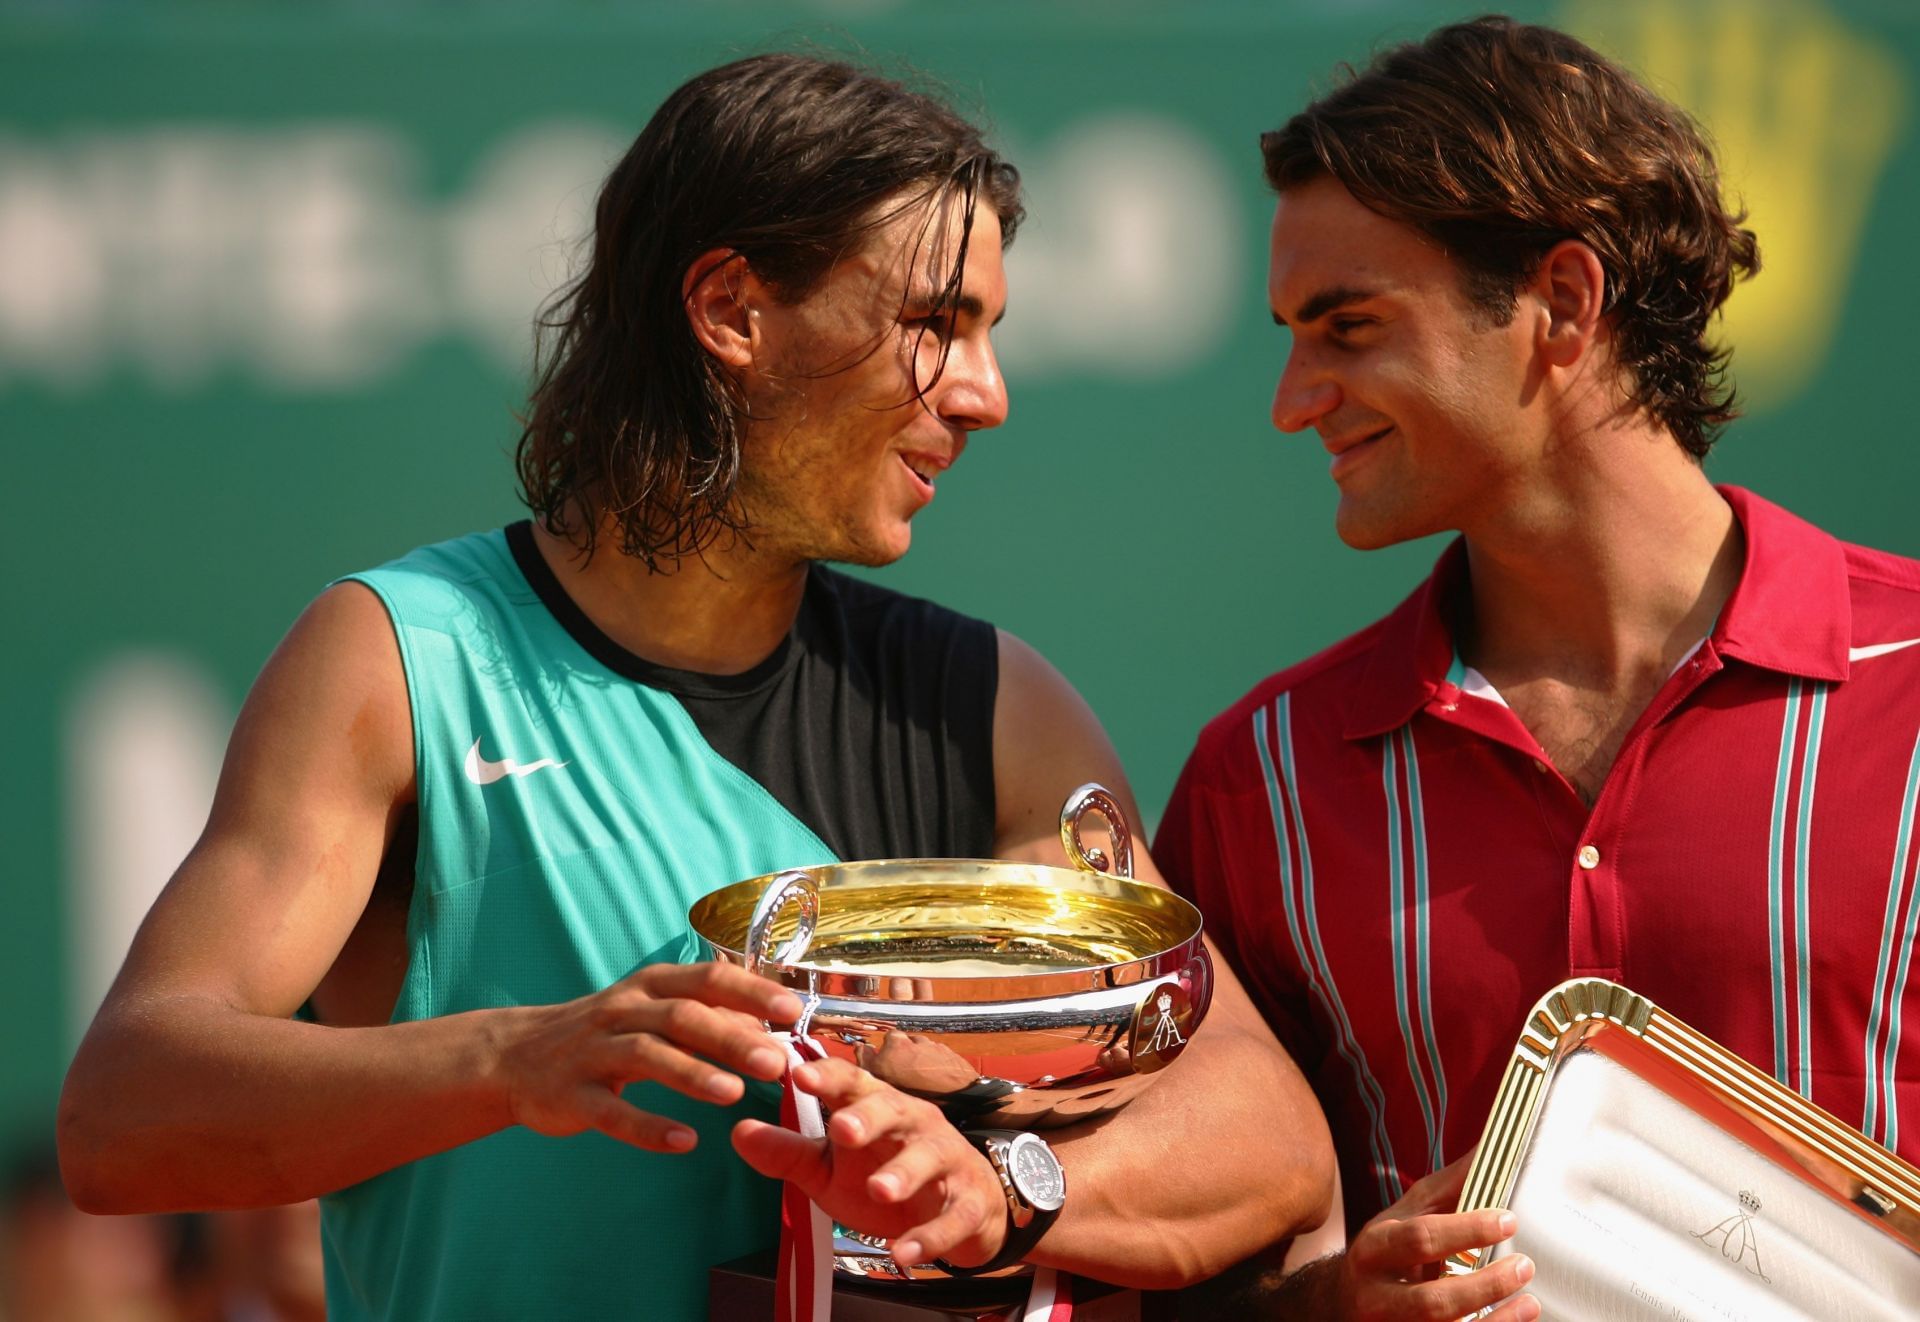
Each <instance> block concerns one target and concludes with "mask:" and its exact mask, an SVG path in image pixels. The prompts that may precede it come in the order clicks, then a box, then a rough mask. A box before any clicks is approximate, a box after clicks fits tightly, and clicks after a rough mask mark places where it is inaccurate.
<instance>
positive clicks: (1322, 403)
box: [1273, 345, 1340, 434]
mask: <svg viewBox="0 0 1920 1322" xmlns="http://www.w3.org/2000/svg"><path fill="white" fill-rule="evenodd" d="M1339 406H1340V387H1339V386H1338V385H1336V384H1335V383H1334V382H1333V381H1332V380H1330V379H1329V378H1328V377H1327V376H1326V375H1325V374H1324V373H1322V372H1320V371H1318V370H1317V369H1316V368H1315V367H1314V366H1313V364H1312V363H1311V362H1309V361H1307V360H1306V359H1305V358H1304V357H1303V356H1302V354H1301V353H1300V351H1299V348H1298V346H1297V345H1296V346H1295V348H1294V351H1293V352H1292V353H1289V354H1288V355H1287V365H1286V366H1285V367H1284V368H1282V369H1281V372H1280V382H1279V384H1278V385H1276V386H1275V387H1274V389H1273V425H1274V426H1275V427H1278V428H1279V429H1280V430H1281V431H1283V432H1287V433H1288V434H1292V433H1293V432H1299V431H1305V430H1306V429H1307V428H1309V427H1311V426H1313V425H1314V424H1315V423H1316V422H1318V421H1319V420H1320V419H1322V418H1324V417H1326V416H1327V414H1329V413H1331V412H1333V411H1334V410H1335V409H1336V408H1338V407H1339Z"/></svg>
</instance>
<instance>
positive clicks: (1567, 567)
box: [1457, 424, 1745, 690]
mask: <svg viewBox="0 0 1920 1322" xmlns="http://www.w3.org/2000/svg"><path fill="white" fill-rule="evenodd" d="M1559 453H1560V454H1561V456H1562V458H1561V467H1562V468H1563V470H1564V471H1561V472H1557V473H1554V474H1551V475H1550V478H1549V480H1547V481H1545V482H1542V483H1539V484H1537V486H1536V489H1530V490H1528V491H1525V492H1523V493H1520V494H1519V495H1518V496H1517V497H1516V498H1514V499H1511V500H1508V501H1505V502H1503V504H1502V508H1500V509H1499V510H1498V511H1496V513H1495V514H1494V516H1493V517H1491V518H1490V519H1488V520H1487V521H1486V523H1485V525H1484V526H1478V527H1474V528H1470V529H1466V530H1464V531H1465V532H1466V537H1467V557H1468V563H1469V566H1470V568H1471V574H1472V581H1473V590H1472V596H1471V611H1472V617H1471V619H1470V620H1466V621H1460V622H1458V623H1459V624H1460V626H1461V627H1460V628H1459V629H1458V631H1457V632H1458V636H1459V637H1460V639H1461V643H1462V645H1461V654H1462V656H1463V657H1464V658H1465V659H1466V660H1467V661H1468V662H1469V663H1471V664H1472V665H1474V666H1475V667H1476V668H1477V669H1479V670H1480V671H1482V672H1483V673H1485V674H1487V675H1488V676H1489V678H1491V679H1493V681H1494V682H1495V684H1496V685H1498V684H1499V683H1500V681H1501V679H1502V678H1507V679H1513V678H1516V677H1526V676H1537V675H1546V674H1551V675H1557V676H1559V677H1562V678H1565V679H1569V680H1573V681H1575V682H1577V683H1580V684H1582V685H1583V686H1591V687H1594V688H1598V689H1603V690H1605V689H1615V690H1618V689H1623V688H1626V687H1628V686H1630V685H1631V684H1632V683H1633V682H1634V681H1635V680H1636V679H1639V678H1642V677H1645V676H1646V675H1648V674H1650V673H1657V674H1658V675H1659V676H1661V677H1664V676H1665V674H1666V673H1668V672H1669V671H1670V670H1671V669H1672V668H1673V667H1674V666H1676V665H1678V664H1679V662H1680V659H1681V658H1682V657H1683V656H1684V655H1685V653H1686V652H1687V650H1688V649H1689V648H1690V647H1692V646H1693V645H1694V644H1695V643H1697V642H1698V641H1699V640H1700V639H1701V638H1702V637H1704V636H1705V635H1706V634H1707V633H1708V632H1709V631H1710V630H1711V628H1712V626H1713V621H1714V619H1715V618H1716V617H1717V616H1718V615H1719V613H1720V609H1721V607H1722V606H1724V605H1725V604H1726V600H1727V598H1728V597H1729V596H1730V595H1731V594H1732V592H1733V589H1734V587H1735V585H1736V584H1737V583H1738V582H1739V579H1740V569H1741V564H1742V560H1743V556H1744V547H1745V543H1744V539H1743V538H1742V536H1741V532H1740V527H1739V523H1738V521H1737V520H1736V519H1735V518H1734V516H1733V511H1732V509H1731V508H1730V507H1729V506H1728V505H1727V502H1726V501H1725V500H1724V499H1723V498H1722V497H1721V495H1720V493H1719V492H1717V491H1715V490H1714V489H1713V486H1712V484H1711V483H1709V482H1708V481H1707V478H1706V475H1705V473H1703V472H1702V471H1701V469H1700V466H1699V465H1698V464H1697V463H1695V462H1694V461H1693V460H1692V459H1691V458H1690V457H1689V456H1687V454H1686V453H1685V452H1684V451H1682V450H1681V449H1680V447H1679V446H1678V445H1677V444H1676V443H1675V442H1674V441H1673V439H1672V438H1671V437H1670V436H1668V435H1667V434H1666V432H1665V431H1664V430H1659V429H1654V428H1650V427H1646V426H1644V425H1634V424H1628V425H1616V426H1613V427H1609V428H1606V429H1604V430H1600V431H1596V432H1595V433H1593V434H1591V435H1589V436H1588V437H1585V438H1582V439H1581V440H1579V441H1574V442H1570V443H1568V444H1567V445H1566V446H1564V447H1562V448H1561V450H1560V452H1559Z"/></svg>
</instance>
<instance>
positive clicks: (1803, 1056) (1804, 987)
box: [1793, 681, 1830, 1101]
mask: <svg viewBox="0 0 1920 1322" xmlns="http://www.w3.org/2000/svg"><path fill="white" fill-rule="evenodd" d="M1829 687H1830V686H1829V685H1826V684H1822V683H1819V682H1818V681H1816V682H1815V683H1814V686H1813V700H1812V702H1811V704H1810V708H1811V709H1810V710H1809V712H1808V713H1807V744H1806V751H1805V753H1803V754H1802V756H1801V764H1800V821H1799V824H1798V826H1797V827H1796V828H1795V830H1794V840H1793V967H1794V990H1795V992H1796V993H1797V994H1798V997H1799V1010H1800V1025H1799V1026H1800V1031H1799V1034H1798V1046H1799V1048H1800V1095H1801V1096H1802V1097H1804V1098H1806V1099H1807V1100H1808V1101H1812V1100H1813V997H1812V994H1811V983H1812V969H1813V942H1812V941H1811V940H1810V939H1809V938H1808V935H1807V926H1808V917H1807V915H1808V913H1809V912H1810V910H1811V908H1812V899H1811V891H1810V888H1809V886H1808V883H1807V873H1808V871H1809V870H1810V869H1809V868H1808V865H1807V842H1808V841H1809V840H1810V839H1812V837H1813V787H1814V780H1815V777H1816V776H1817V775H1818V772H1819V768H1820V732H1821V730H1822V729H1823V728H1824V727H1825V725H1826V722H1827V689H1828V688H1829Z"/></svg>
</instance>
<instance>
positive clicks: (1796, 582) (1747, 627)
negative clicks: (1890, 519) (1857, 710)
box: [1713, 487, 1853, 681]
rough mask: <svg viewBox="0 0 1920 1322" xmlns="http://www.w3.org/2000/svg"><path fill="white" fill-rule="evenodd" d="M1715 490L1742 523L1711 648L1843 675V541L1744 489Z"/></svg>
mask: <svg viewBox="0 0 1920 1322" xmlns="http://www.w3.org/2000/svg"><path fill="white" fill-rule="evenodd" d="M1720 494H1721V495H1723V496H1725V497H1726V498H1727V504H1729V505H1731V506H1733V513H1734V517H1735V518H1737V519H1739V520H1740V526H1741V527H1742V528H1743V529H1745V530H1746V534H1747V562H1746V565H1745V567H1744V568H1743V569H1742V570H1741V572H1740V582H1739V583H1738V584H1737V585H1735V587H1734V589H1733V595H1732V596H1731V597H1729V598H1728V599H1727V604H1726V606H1725V608H1724V609H1722V610H1721V612H1720V623H1719V625H1718V626H1717V627H1716V628H1715V629H1714V631H1713V646H1714V648H1715V650H1717V651H1718V652H1719V653H1720V654H1721V655H1722V656H1730V657H1734V658H1736V659H1738V660H1741V661H1744V662H1746V663H1747V664H1748V665H1753V666H1763V667H1765V668H1766V669H1768V670H1777V671H1780V672H1781V673H1783V674H1787V675H1798V676H1799V677H1801V678H1802V679H1819V680H1829V681H1838V680H1844V679H1845V678H1846V677H1847V668H1848V663H1847V647H1848V645H1849V644H1850V643H1852V641H1853V595H1852V590H1851V587H1850V585H1849V582H1848V577H1847V549H1846V547H1845V546H1844V545H1843V544H1842V543H1841V542H1840V540H1839V539H1838V538H1836V537H1833V536H1832V535H1830V534H1828V533H1824V532H1822V531H1820V529H1818V528H1816V527H1814V526H1813V525H1812V524H1810V523H1808V522H1807V521H1806V520H1804V519H1801V518H1797V517H1795V516H1794V515H1792V514H1789V513H1787V511H1785V510H1783V509H1781V508H1780V507H1779V506H1778V505H1775V504H1774V503H1773V502H1771V501H1768V500H1762V499H1761V498H1760V497H1759V496H1756V495H1754V494H1753V493H1752V492H1751V491H1746V490H1743V489H1741V488H1740V487H1721V488H1720Z"/></svg>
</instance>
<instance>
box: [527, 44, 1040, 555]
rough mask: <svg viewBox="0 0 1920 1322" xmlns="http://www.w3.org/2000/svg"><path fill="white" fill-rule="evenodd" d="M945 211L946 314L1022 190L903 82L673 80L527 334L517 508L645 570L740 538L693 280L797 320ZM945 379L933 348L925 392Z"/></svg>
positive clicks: (791, 66)
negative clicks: (533, 336) (758, 298)
mask: <svg viewBox="0 0 1920 1322" xmlns="http://www.w3.org/2000/svg"><path fill="white" fill-rule="evenodd" d="M948 198H951V199H954V200H956V201H958V202H959V204H960V215H961V225H960V236H959V241H958V244H957V247H956V257H955V261H954V269H953V271H952V272H951V273H950V275H949V283H948V288H947V289H946V290H944V291H942V294H943V297H945V298H948V299H951V298H952V297H954V296H956V295H957V293H958V291H959V288H960V282H961V279H962V277H963V275H964V273H965V267H966V260H967V243H968V239H969V237H970V235H971V234H972V230H973V220H974V215H975V209H976V207H977V206H978V205H981V204H984V205H986V206H989V207H991V208H992V209H993V210H994V212H995V213H996V214H997V215H998V217H999V220H1000V228H1001V234H1002V237H1003V242H1007V243H1010V242H1012V240H1013V234H1014V231H1015V229H1017V228H1018V226H1019V224H1020V220H1021V217H1022V215H1023V208H1022V204H1021V200H1020V176H1019V173H1018V172H1017V171H1016V170H1015V169H1014V168H1013V166H1011V165H1009V164H1008V163H1007V162H1006V161H1005V160H1003V159H1001V157H1000V156H999V155H998V154H997V153H996V152H994V151H993V150H992V149H991V148H990V147H988V146H987V145H986V144H985V142H984V141H983V139H982V137H981V134H980V131H979V130H978V129H976V128H975V127H974V126H973V125H972V124H970V123H969V122H968V121H967V120H965V119H963V118H962V117H961V116H960V115H958V114H956V113H955V112H954V111H953V110H952V109H950V108H949V107H948V106H946V105H945V104H943V103H942V102H940V101H938V100H935V99H934V98H933V97H931V96H928V95H926V94H924V93H921V92H918V91H914V90H912V89H910V88H908V87H907V86H905V85H903V84H902V83H900V82H897V81H895V80H893V79H890V78H884V77H881V76H880V75H879V74H877V73H874V72H872V71H870V70H867V69H863V68H860V67H858V66H856V65H853V64H849V63H845V62H843V61H839V60H829V59H821V58H819V57H816V56H812V55H800V54H787V53H779V54H769V55H756V56H752V57H750V58H747V59H744V60H736V61H735V62H733V63H731V64H726V65H722V66H721V67H719V68H717V69H710V70H708V71H707V72H705V73H703V74H700V75H698V76H697V77H695V78H693V79H691V80H689V81H688V82H687V83H685V84H684V85H682V86H681V87H680V88H679V89H678V90H676V91H675V92H674V93H673V95H671V96H669V97H668V98H667V100H666V102H665V103H664V104H663V105H662V106H661V107H660V109H659V110H657V111H656V112H655V113H654V115H653V118H652V119H650V120H649V121H648V122H647V125H646V127H645V128H644V129H642V130H641V132H640V136H639V137H638V138H636V139H635V140H634V143H633V145H632V146H631V147H630V148H629V149H628V150H627V153H626V155H625V157H623V158H622V159H621V161H620V163H619V164H618V165H616V166H615V167H614V168H613V172H612V173H611V174H610V175H609V176H608V177H607V181H606V183H605V185H604V186H603V187H602V188H601V190H600V197H599V201H598V203H597V205H596V208H595V213H594V233H593V250H592V256H591V259H590V260H589V263H588V265H587V267H586V269H585V270H584V271H583V272H582V274H581V275H580V277H579V278H578V279H577V280H575V281H574V282H573V283H572V284H571V285H569V286H568V287H567V288H566V289H564V290H562V291H561V292H560V294H559V295H558V296H557V297H556V298H555V300H554V301H553V303H552V304H551V305H550V306H549V307H548V308H547V309H545V310H544V311H543V313H542V315H541V318H540V320H539V322H538V331H539V336H540V339H539V346H538V347H539V352H538V355H537V359H536V364H535V370H534V385H533V391H532V395H531V398H530V400H529V403H528V407H527V411H526V413H525V415H524V417H523V419H522V432H521V436H520V443H519V447H518V450H517V452H516V455H515V466H516V468H517V470H518V474H519V478H520V493H521V499H522V500H524V501H525V502H526V504H527V506H528V508H529V509H531V510H532V511H533V513H534V515H535V517H536V518H538V519H540V520H541V522H542V523H543V524H544V525H545V526H547V527H548V528H551V529H552V530H554V531H555V532H558V533H561V534H563V535H576V536H578V537H579V538H580V540H582V541H583V542H584V544H585V549H586V551H587V552H588V554H589V555H591V554H592V552H593V549H594V545H595V541H596V539H597V537H598V533H599V524H600V519H601V516H602V515H606V514H611V515H612V516H613V518H614V520H615V523H616V524H617V526H618V531H619V538H620V549H621V550H622V551H623V552H625V553H626V554H628V555H632V556H637V557H638V558H640V559H641V560H643V561H645V562H646V564H647V565H648V566H649V567H652V568H659V567H660V562H661V561H663V560H666V561H674V560H678V559H679V558H681V557H683V556H687V555H697V554H699V553H700V552H701V551H702V550H704V549H705V548H706V547H707V546H709V545H710V544H711V543H712V542H713V541H714V539H715V538H716V537H718V536H720V535H721V534H722V533H724V532H727V531H729V530H731V531H733V532H736V533H739V532H746V531H748V530H747V528H746V526H745V520H744V518H743V515H742V512H741V510H740V509H739V507H738V502H737V501H736V499H735V493H736V489H737V486H738V482H739V476H740V445H741V440H742V438H743V437H744V435H745V431H746V424H747V422H748V421H749V418H748V414H747V408H746V403H745V401H744V400H743V399H742V398H741V396H740V392H739V389H738V386H737V385H736V383H735V382H734V381H733V379H732V378H731V377H730V376H729V374H728V373H726V372H725V371H723V370H722V369H721V367H720V365H719V364H718V363H717V362H716V361H715V360H714V359H713V357H712V356H711V355H710V354H708V353H707V352H706V350H705V349H703V348H702V347H701V345H700V343H699V341H698V340H696V339H695V338H694V334H693V328H692V326H691V325H690V324H689V323H688V320H687V315H686V309H685V303H684V298H683V295H682V289H681V282H682V280H683V278H684V277H685V275H686V273H687V270H688V268H689V266H691V265H692V263H693V262H694V260H695V259H696V258H698V257H699V256H700V255H701V254H702V253H705V252H708V251H711V250H712V249H715V248H728V249H731V250H733V251H734V252H735V253H737V254H739V255H740V256H741V257H742V258H744V259H745V260H746V262H747V263H748V265H749V266H751V267H752V269H753V270H754V271H755V272H756V273H757V274H758V275H760V276H761V277H762V278H763V279H765V280H766V281H768V282H769V283H770V284H771V285H772V286H773V288H774V290H775V292H776V293H777V294H778V296H779V297H780V298H782V299H784V300H786V301H788V302H789V303H797V302H800V301H801V300H803V299H805V298H806V297H807V296H808V295H809V294H811V293H812V292H813V291H814V290H815V289H816V288H817V286H818V285H819V282H820V281H821V279H822V278H823V277H824V276H825V275H826V274H827V272H828V271H829V270H830V269H831V268H832V266H833V263H834V262H835V261H836V260H838V259H839V258H842V257H846V256H848V255H850V254H852V253H854V252H856V251H857V250H858V249H859V248H860V246H861V245H862V244H863V243H865V242H866V241H867V239H868V237H869V236H870V235H871V233H872V232H873V231H874V230H876V229H877V228H879V227H880V226H881V225H883V224H885V223H886V222H887V221H888V220H889V219H891V218H892V217H893V216H895V215H898V214H900V212H901V210H902V209H903V206H911V205H914V204H915V203H916V202H918V201H919V200H922V199H924V200H925V201H927V202H929V203H933V204H935V205H934V206H932V207H930V208H929V216H932V215H934V214H938V211H939V208H938V205H937V204H938V203H939V202H941V201H943V200H944V199H948ZM923 240H924V236H923ZM877 343H878V342H877V341H876V347H877ZM944 367H945V348H944V346H943V347H942V352H941V355H940V358H939V359H938V366H936V368H935V370H934V378H935V379H937V378H938V376H939V373H940V371H941V370H943V369H944ZM932 384H933V383H932V381H923V382H917V383H916V388H917V390H918V391H919V392H921V393H923V394H924V392H925V391H926V390H928V389H930V388H931V387H932Z"/></svg>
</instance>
